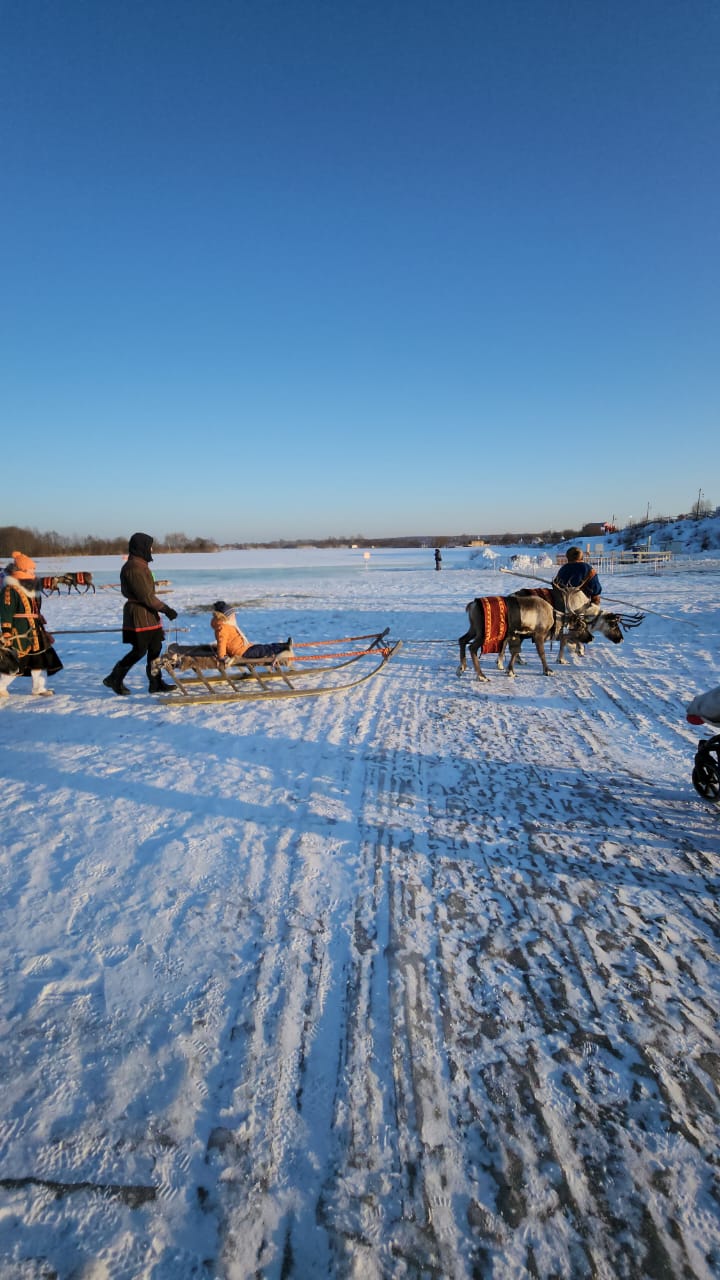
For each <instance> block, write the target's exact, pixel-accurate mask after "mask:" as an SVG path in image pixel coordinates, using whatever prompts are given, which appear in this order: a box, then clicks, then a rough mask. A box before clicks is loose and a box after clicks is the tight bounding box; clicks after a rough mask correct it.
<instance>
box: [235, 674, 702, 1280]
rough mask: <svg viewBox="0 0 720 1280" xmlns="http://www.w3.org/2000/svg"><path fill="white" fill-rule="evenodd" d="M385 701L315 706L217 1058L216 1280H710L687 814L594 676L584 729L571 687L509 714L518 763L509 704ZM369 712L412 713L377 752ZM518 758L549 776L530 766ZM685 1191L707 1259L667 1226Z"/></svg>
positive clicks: (694, 847) (441, 691)
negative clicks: (337, 774)
mask: <svg viewBox="0 0 720 1280" xmlns="http://www.w3.org/2000/svg"><path fill="white" fill-rule="evenodd" d="M394 676H395V680H394V683H393V685H392V687H391V686H390V685H389V684H385V685H382V684H381V685H379V686H378V687H377V689H376V690H374V691H373V696H372V698H371V699H369V700H366V701H365V702H364V703H363V705H362V708H359V707H352V708H343V710H342V712H341V713H340V714H339V715H338V712H337V709H335V714H334V715H332V716H331V715H329V714H328V712H327V709H326V708H317V709H314V710H313V712H312V713H311V714H312V716H313V719H314V721H315V723H314V726H313V734H314V735H315V736H316V737H317V741H318V766H317V771H316V773H315V776H314V777H313V778H305V779H303V780H302V783H301V785H300V786H299V788H298V797H297V801H298V806H299V812H300V811H302V812H303V814H304V816H303V818H302V820H301V821H298V824H297V829H296V831H295V832H294V833H292V834H291V835H290V836H289V838H288V839H287V840H285V839H284V838H282V837H281V839H280V840H279V841H278V845H277V848H276V849H275V851H274V852H273V854H272V856H271V857H270V858H269V862H268V882H269V883H270V884H271V885H272V891H271V894H270V896H269V900H268V902H267V905H266V908H265V916H264V921H263V927H262V951H261V953H260V954H259V955H258V961H257V966H256V969H255V971H254V975H253V979H252V983H251V984H250V985H249V986H248V989H247V991H246V993H245V1002H246V1008H245V1010H244V1015H243V1024H242V1027H241V1028H240V1034H239V1038H237V1039H233V1057H234V1059H235V1068H236V1070H237V1079H236V1085H235V1105H236V1108H237V1107H238V1106H239V1107H240V1110H241V1111H242V1112H243V1116H244V1119H243V1120H242V1121H241V1122H240V1123H239V1125H238V1127H237V1128H235V1129H233V1128H232V1126H231V1127H230V1128H229V1130H228V1134H227V1137H224V1138H222V1140H219V1139H218V1138H217V1136H216V1138H215V1140H214V1143H213V1149H212V1152H211V1153H210V1155H209V1160H210V1162H211V1164H212V1165H213V1166H214V1169H215V1174H216V1180H215V1195H216V1196H217V1210H218V1214H219V1220H220V1222H221V1224H222V1225H221V1229H220V1235H221V1239H222V1246H221V1257H222V1259H223V1265H224V1266H225V1268H226V1269H227V1274H228V1275H231V1274H237V1275H251V1274H254V1273H255V1272H257V1273H259V1274H266V1273H267V1274H270V1273H271V1272H272V1273H273V1274H281V1273H282V1274H283V1275H285V1276H297V1277H306V1276H310V1275H333V1276H343V1275H347V1276H351V1275H352V1276H355V1275H366V1274H367V1275H382V1276H388V1277H390V1276H393V1275H396V1274H406V1275H415V1276H421V1275H422V1276H425V1275H432V1276H447V1277H453V1278H455V1277H461V1276H468V1277H471V1276H486V1275H492V1276H497V1277H508V1280H509V1277H516V1276H519V1275H524V1274H527V1275H548V1276H549V1275H553V1276H555V1275H558V1276H567V1277H568V1278H571V1277H572V1278H573V1280H574V1278H575V1277H579V1276H604V1277H607V1278H608V1280H610V1277H615V1276H627V1277H638V1280H639V1278H640V1277H641V1276H644V1275H648V1274H650V1275H657V1276H662V1275H667V1276H668V1277H670V1276H675V1275H680V1274H683V1275H687V1276H697V1277H710V1275H711V1274H712V1273H713V1270H714V1269H715V1266H716V1263H717V1259H718V1256H720V1255H718V1252H717V1251H718V1247H719V1245H720V1233H719V1230H718V1213H717V1211H718V1199H717V1194H718V1191H717V1182H716V1180H715V1174H714V1172H713V1170H714V1162H715V1159H716V1156H717V1154H718V1152H717V1127H716V1126H717V1088H718V1081H719V1078H720V1077H719V1068H720V1043H719V1041H718V1035H717V1026H718V1008H717V999H716V993H717V983H716V982H715V984H714V993H713V983H711V982H710V981H709V977H710V976H711V975H713V974H714V976H715V978H717V959H716V956H717V948H718V934H719V932H720V930H719V929H718V923H719V922H718V914H717V908H716V905H715V902H716V900H717V899H716V894H717V888H718V868H719V864H718V859H717V848H718V847H717V842H715V843H714V845H711V846H709V847H707V848H705V847H704V846H707V833H708V831H709V829H710V827H709V821H708V815H707V813H706V812H705V811H703V810H702V809H700V808H698V806H697V805H696V804H695V803H694V802H692V801H690V802H688V799H687V796H685V797H683V798H681V799H679V798H677V796H676V795H670V794H669V793H664V792H663V791H662V789H658V788H657V786H653V785H651V784H649V783H644V784H642V783H639V782H637V781H636V780H634V779H632V778H628V777H627V776H626V775H625V774H624V773H623V771H622V768H621V767H620V765H619V764H618V763H617V762H613V759H612V751H611V749H610V747H611V742H612V739H611V738H610V737H608V738H607V740H605V734H606V733H607V734H612V733H613V732H614V731H616V729H617V715H615V709H616V707H617V703H618V697H619V699H620V701H621V702H623V700H627V703H626V705H629V706H630V708H631V709H632V697H633V695H632V690H631V689H630V688H627V689H625V690H623V691H621V692H620V695H618V694H617V693H616V691H615V690H613V689H612V688H611V687H610V685H609V688H608V691H607V696H606V695H605V694H604V693H603V689H602V679H600V681H599V682H597V681H596V690H595V695H594V696H595V702H594V703H593V704H591V706H589V707H587V709H586V703H585V701H584V699H583V697H582V696H581V695H576V694H575V693H573V692H571V689H570V688H569V682H568V687H567V688H566V689H564V690H563V691H562V695H561V697H562V699H563V700H564V701H565V702H566V704H567V705H566V708H565V709H566V710H571V712H572V714H571V716H563V715H550V716H549V717H548V714H547V712H546V711H545V712H544V713H543V714H540V715H538V714H537V712H536V713H534V714H533V712H532V711H529V710H528V711H527V712H526V722H525V724H524V729H525V739H524V741H525V750H524V752H523V755H522V758H517V752H516V751H511V749H510V742H512V741H516V740H517V734H515V735H513V736H511V737H509V736H507V735H506V733H505V729H506V728H507V726H508V724H509V718H510V717H512V719H513V723H514V724H515V726H516V727H517V715H518V710H519V707H518V704H513V701H512V694H513V693H517V692H519V691H520V682H519V681H518V682H517V683H516V684H515V685H514V686H511V687H510V690H509V693H507V694H506V690H505V688H504V687H503V686H499V685H497V684H496V685H495V688H494V690H493V696H491V697H488V695H487V693H486V692H485V691H483V697H481V698H478V697H476V696H474V695H475V689H474V688H473V689H472V690H469V689H468V686H466V685H463V686H461V687H458V686H455V685H450V684H449V682H445V684H444V686H443V684H440V685H439V684H438V681H437V679H436V677H435V676H433V675H430V674H429V673H428V671H427V670H426V669H424V668H423V666H422V664H421V663H419V662H417V663H415V664H413V663H412V662H407V661H406V663H405V665H404V667H403V669H402V672H400V673H398V672H396V673H394ZM533 679H534V677H532V676H527V677H526V680H527V681H528V683H529V682H530V681H532V680H533ZM578 679H579V683H580V685H581V686H582V683H583V681H584V680H586V679H588V680H589V679H590V676H589V675H588V676H586V675H585V674H584V673H583V675H582V676H581V677H579V678H578ZM553 692H555V690H554V691H553ZM581 694H582V688H581ZM387 697H392V698H398V697H400V698H401V699H402V702H403V714H402V716H401V717H398V718H396V722H395V727H394V730H393V735H392V740H391V741H388V740H386V738H385V735H384V733H383V704H384V700H385V699H386V698H387ZM598 708H600V710H601V711H602V715H601V716H600V718H598ZM614 716H615V718H613V717H614ZM473 719H474V723H473ZM351 721H353V722H354V723H353V724H350V722H351ZM539 733H542V734H544V735H547V734H548V733H552V734H554V735H555V736H556V738H557V759H558V761H559V762H561V763H560V764H559V767H558V768H557V769H556V770H552V771H548V770H547V769H542V768H536V767H535V766H534V765H533V763H532V760H533V739H534V736H535V735H536V734H539ZM333 738H334V739H335V742H346V743H347V742H349V743H350V744H352V745H351V747H350V749H349V750H347V752H346V760H345V762H344V764H343V769H342V787H341V790H344V792H345V795H346V796H347V797H348V798H349V800H350V802H351V803H353V804H354V805H357V808H358V810H359V813H358V814H357V815H356V818H357V819H359V821H358V822H357V836H356V837H354V839H353V844H352V847H348V845H347V838H346V836H345V834H344V833H343V816H342V809H343V804H342V796H341V795H340V796H339V795H333V796H330V795H328V794H327V789H326V786H325V785H324V782H323V779H324V772H323V766H322V760H323V753H324V751H326V750H329V751H332V750H334V749H335V748H334V746H333V742H332V739H333ZM590 742H594V745H595V748H596V749H600V750H603V749H605V750H606V754H607V757H608V759H607V768H606V769H605V770H603V771H600V775H599V771H598V769H597V767H593V768H592V769H590V768H589V767H588V744H589V743H590ZM599 776H600V784H601V785H600V790H599V789H598V788H599ZM669 790H672V789H669ZM658 791H659V794H658ZM333 807H334V809H335V815H334V817H333ZM599 814H602V815H603V816H602V820H601V821H600V820H599V819H598V815H599ZM328 825H329V826H330V828H333V827H335V829H336V831H337V847H336V854H335V856H336V857H337V858H338V860H340V861H341V862H342V863H343V864H345V867H346V869H347V868H350V869H351V872H352V874H351V875H350V876H349V877H346V878H345V879H343V876H342V875H340V877H339V878H338V875H337V874H336V872H337V868H335V871H333V870H329V869H328V864H327V860H328V857H330V858H332V856H333V854H332V852H331V851H329V847H328V839H327V830H328ZM330 844H332V842H330ZM333 887H334V889H335V892H333ZM713 894H715V897H713ZM680 943H681V945H679V944H680ZM639 1008H640V1009H642V1010H643V1016H642V1019H640V1020H639V1019H638V1012H637V1011H638V1009H639ZM298 1022H299V1023H300V1024H301V1025H302V1027H303V1036H302V1038H301V1040H300V1041H299V1042H298V1041H297V1040H292V1037H290V1040H291V1044H292V1049H291V1052H289V1053H288V1052H285V1051H284V1049H283V1044H284V1034H285V1033H287V1034H288V1036H289V1029H290V1028H291V1027H292V1026H295V1025H297V1024H298ZM328 1037H329V1038H328ZM688 1042H690V1043H692V1045H693V1052H692V1054H691V1055H690V1056H688V1054H687V1051H686V1049H685V1050H684V1051H683V1052H678V1045H679V1044H680V1043H682V1044H683V1045H685V1046H687V1044H688ZM240 1046H242V1048H241V1047H240ZM238 1100H240V1101H238ZM288 1116H291V1117H292V1123H289V1122H288ZM689 1184H692V1185H694V1186H695V1187H696V1192H695V1194H696V1196H697V1197H698V1199H699V1200H700V1201H702V1212H703V1213H704V1214H705V1216H706V1218H707V1237H706V1244H705V1246H704V1247H703V1249H702V1250H699V1249H698V1247H697V1243H696V1241H695V1240H693V1239H687V1238H686V1236H685V1233H684V1230H683V1214H684V1204H685V1197H686V1195H687V1186H688V1185H689ZM696 1208H697V1206H696ZM223 1274H224V1273H223Z"/></svg>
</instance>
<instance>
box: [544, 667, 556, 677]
mask: <svg viewBox="0 0 720 1280" xmlns="http://www.w3.org/2000/svg"><path fill="white" fill-rule="evenodd" d="M545 675H546V676H554V675H555V672H554V671H551V670H550V668H549V667H548V669H547V671H546V672H545Z"/></svg>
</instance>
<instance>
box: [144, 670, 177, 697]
mask: <svg viewBox="0 0 720 1280" xmlns="http://www.w3.org/2000/svg"><path fill="white" fill-rule="evenodd" d="M174 688H175V685H174V684H168V682H167V680H163V678H162V676H161V675H160V673H159V672H158V674H157V675H155V676H150V682H149V684H148V693H172V691H173V689H174Z"/></svg>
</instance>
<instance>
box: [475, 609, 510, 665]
mask: <svg viewBox="0 0 720 1280" xmlns="http://www.w3.org/2000/svg"><path fill="white" fill-rule="evenodd" d="M481 603H482V607H483V617H484V619H485V639H484V641H483V646H482V649H481V651H480V652H481V653H499V652H500V645H501V644H502V642H503V640H504V639H505V637H506V635H507V615H508V609H507V603H506V601H505V598H504V596H483V597H482V599H481Z"/></svg>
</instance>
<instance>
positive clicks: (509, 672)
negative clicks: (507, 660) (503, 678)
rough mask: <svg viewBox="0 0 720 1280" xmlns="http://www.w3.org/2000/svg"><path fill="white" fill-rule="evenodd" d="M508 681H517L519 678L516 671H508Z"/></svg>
mask: <svg viewBox="0 0 720 1280" xmlns="http://www.w3.org/2000/svg"><path fill="white" fill-rule="evenodd" d="M508 680H517V676H516V675H515V672H514V671H508Z"/></svg>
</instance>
